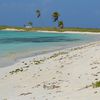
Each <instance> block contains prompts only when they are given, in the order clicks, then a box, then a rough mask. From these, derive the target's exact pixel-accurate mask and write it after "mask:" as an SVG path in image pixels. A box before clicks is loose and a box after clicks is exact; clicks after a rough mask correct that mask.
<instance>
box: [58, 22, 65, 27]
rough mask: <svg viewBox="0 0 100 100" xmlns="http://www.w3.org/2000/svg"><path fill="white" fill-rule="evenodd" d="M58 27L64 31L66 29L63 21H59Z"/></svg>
mask: <svg viewBox="0 0 100 100" xmlns="http://www.w3.org/2000/svg"><path fill="white" fill-rule="evenodd" d="M58 27H59V28H60V29H63V28H64V23H63V21H58Z"/></svg>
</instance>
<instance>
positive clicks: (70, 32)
mask: <svg viewBox="0 0 100 100" xmlns="http://www.w3.org/2000/svg"><path fill="white" fill-rule="evenodd" d="M1 31H16V32H27V31H26V30H24V29H15V28H6V29H2V30H1ZM28 32H45V33H46V32H48V33H64V34H68V33H69V34H94V35H95V34H100V32H82V31H64V32H60V31H43V30H31V31H28Z"/></svg>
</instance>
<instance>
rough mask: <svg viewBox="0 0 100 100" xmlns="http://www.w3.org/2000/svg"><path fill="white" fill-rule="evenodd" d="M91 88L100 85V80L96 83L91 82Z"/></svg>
mask: <svg viewBox="0 0 100 100" xmlns="http://www.w3.org/2000/svg"><path fill="white" fill-rule="evenodd" d="M92 86H93V88H98V87H100V81H97V82H96V83H92Z"/></svg>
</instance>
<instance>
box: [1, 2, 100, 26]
mask: <svg viewBox="0 0 100 100" xmlns="http://www.w3.org/2000/svg"><path fill="white" fill-rule="evenodd" d="M37 9H40V10H41V17H40V18H39V19H37V18H36V14H35V11H36V10H37ZM54 11H58V12H59V13H60V17H59V20H63V22H64V26H65V27H83V28H100V0H0V25H10V26H23V25H24V24H26V23H28V22H29V21H32V22H33V26H34V27H52V26H55V25H56V23H53V20H52V17H51V15H52V12H54Z"/></svg>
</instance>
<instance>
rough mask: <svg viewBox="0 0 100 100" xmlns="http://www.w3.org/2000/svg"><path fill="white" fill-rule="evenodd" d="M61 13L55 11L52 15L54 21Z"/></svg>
mask: <svg viewBox="0 0 100 100" xmlns="http://www.w3.org/2000/svg"><path fill="white" fill-rule="evenodd" d="M59 16H60V14H59V13H58V12H53V13H52V17H53V22H56V21H58V19H59Z"/></svg>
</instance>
